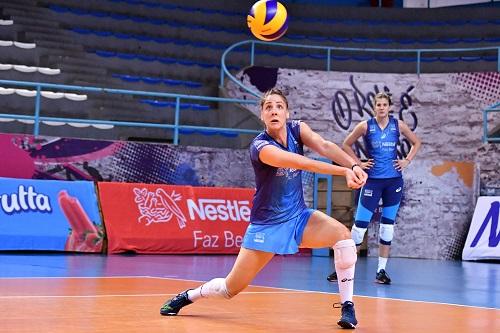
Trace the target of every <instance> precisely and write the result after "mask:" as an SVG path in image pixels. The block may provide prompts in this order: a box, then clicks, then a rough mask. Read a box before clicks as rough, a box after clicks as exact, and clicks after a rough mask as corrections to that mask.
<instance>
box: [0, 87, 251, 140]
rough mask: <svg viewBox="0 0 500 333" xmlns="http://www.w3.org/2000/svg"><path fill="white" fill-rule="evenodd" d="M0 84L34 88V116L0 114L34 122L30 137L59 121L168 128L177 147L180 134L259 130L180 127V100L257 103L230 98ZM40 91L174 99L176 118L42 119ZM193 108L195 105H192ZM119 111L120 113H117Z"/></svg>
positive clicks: (0, 115) (2, 116) (247, 132)
mask: <svg viewBox="0 0 500 333" xmlns="http://www.w3.org/2000/svg"><path fill="white" fill-rule="evenodd" d="M0 84H1V85H7V86H21V87H31V88H35V89H36V96H35V107H34V113H33V115H22V114H12V113H9V114H5V113H0V118H2V119H13V120H25V121H26V120H28V121H33V122H34V123H33V135H40V123H41V122H62V123H77V124H78V123H80V124H90V125H112V126H129V127H134V126H135V127H146V128H163V129H171V130H173V131H174V136H173V144H175V145H177V144H179V134H180V133H190V132H199V133H213V134H221V135H224V136H227V137H230V135H227V134H231V133H236V134H256V133H259V132H260V131H259V130H254V129H242V128H221V127H207V126H193V125H182V124H180V115H181V107H182V105H183V103H182V101H185V100H188V101H207V102H217V103H239V104H257V100H241V99H233V98H221V97H207V96H197V95H184V94H171V93H160V92H149V91H137V90H124V89H111V88H99V87H84V86H73V85H62V84H51V83H41V82H26V81H10V80H0ZM42 89H55V90H58V91H59V90H63V91H79V92H93V93H108V94H120V95H132V96H143V97H144V96H146V97H160V98H171V99H172V98H173V99H175V102H174V103H175V105H174V104H172V105H171V106H172V107H174V106H175V115H174V123H173V124H161V123H152V122H137V121H111V120H99V119H78V118H67V117H53V116H43V115H42V110H41V105H40V104H41V97H42ZM193 105H194V104H193ZM117 112H119V110H117Z"/></svg>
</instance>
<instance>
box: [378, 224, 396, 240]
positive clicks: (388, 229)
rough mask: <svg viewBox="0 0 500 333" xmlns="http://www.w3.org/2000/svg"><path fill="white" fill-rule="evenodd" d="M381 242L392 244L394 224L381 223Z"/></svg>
mask: <svg viewBox="0 0 500 333" xmlns="http://www.w3.org/2000/svg"><path fill="white" fill-rule="evenodd" d="M379 236H380V244H383V245H391V241H392V238H393V237H394V224H384V223H381V224H380V229H379Z"/></svg>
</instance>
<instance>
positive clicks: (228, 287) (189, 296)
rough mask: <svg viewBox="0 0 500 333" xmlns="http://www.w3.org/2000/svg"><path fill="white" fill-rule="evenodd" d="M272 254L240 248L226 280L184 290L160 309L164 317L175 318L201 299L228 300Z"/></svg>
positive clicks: (240, 289) (221, 279) (252, 276)
mask: <svg viewBox="0 0 500 333" xmlns="http://www.w3.org/2000/svg"><path fill="white" fill-rule="evenodd" d="M273 256H274V254H273V253H269V252H263V251H257V250H250V249H245V248H243V247H242V248H241V249H240V252H239V254H238V257H237V258H236V262H235V263H234V265H233V268H232V270H231V272H230V273H229V274H228V276H227V277H226V278H215V279H212V280H210V281H208V282H206V283H204V284H202V285H201V286H199V287H198V288H195V289H189V290H186V291H184V292H182V293H180V294H178V295H176V296H175V297H173V298H171V299H170V300H168V301H167V302H165V304H163V306H162V307H161V309H160V313H161V314H162V315H166V316H175V315H177V313H179V311H180V309H181V308H183V307H184V306H186V305H189V304H191V303H193V302H196V301H197V300H199V299H202V298H225V299H230V298H232V297H234V296H236V295H237V294H238V293H239V292H241V291H242V290H243V289H245V288H246V287H247V286H248V285H249V284H250V282H251V281H252V280H253V278H254V277H255V276H256V275H257V273H258V272H259V271H260V270H261V269H262V268H263V267H264V266H265V265H266V264H267V263H268V262H269V261H270V260H271V259H272V257H273Z"/></svg>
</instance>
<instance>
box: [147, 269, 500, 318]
mask: <svg viewBox="0 0 500 333" xmlns="http://www.w3.org/2000/svg"><path fill="white" fill-rule="evenodd" d="M149 277H150V278H154V279H164V280H176V281H194V282H204V281H197V280H190V279H178V278H169V277H159V276H149ZM250 287H259V288H273V289H281V290H290V291H301V292H305V293H318V294H326V295H338V294H339V293H333V292H327V291H316V290H302V289H288V288H281V287H268V286H257V285H253V284H251V285H250ZM354 297H363V298H373V299H384V300H391V301H404V302H413V303H426V304H438V305H453V306H460V307H467V308H476V309H488V310H500V309H498V308H494V307H485V306H476V305H465V304H457V303H446V302H433V301H417V300H412V299H404V298H392V297H380V296H366V295H357V294H355V295H354Z"/></svg>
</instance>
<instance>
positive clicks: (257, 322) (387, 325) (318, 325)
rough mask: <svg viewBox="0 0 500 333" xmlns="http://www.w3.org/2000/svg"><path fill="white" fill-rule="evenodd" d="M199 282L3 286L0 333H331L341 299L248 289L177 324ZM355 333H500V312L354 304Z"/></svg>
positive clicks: (374, 301) (43, 281)
mask: <svg viewBox="0 0 500 333" xmlns="http://www.w3.org/2000/svg"><path fill="white" fill-rule="evenodd" d="M198 285H199V282H196V281H189V280H181V279H170V278H160V277H50V278H29V277H26V278H8V277H6V278H2V279H0V332H9V333H11V332H30V333H32V332H52V333H59V332H60V333H63V332H64V333H79V332H82V333H83V332H84V333H89V332H105V333H113V332H117V333H118V332H119V333H124V332H179V333H183V332H186V333H188V332H189V333H191V332H193V333H195V332H220V333H222V332H228V333H237V332H242V333H244V332H252V333H255V332H314V333H319V332H332V331H341V329H340V328H338V326H337V324H336V321H337V319H338V318H339V315H340V311H339V309H333V308H332V303H333V302H334V301H338V295H337V294H332V293H326V292H311V291H299V290H289V289H280V288H271V287H255V286H252V287H249V288H248V289H246V290H245V292H243V293H241V294H240V295H238V296H236V297H235V298H234V299H232V300H231V301H225V300H202V301H199V302H197V303H195V304H192V305H190V306H188V307H186V308H184V309H183V310H182V311H181V313H180V314H179V315H178V316H177V317H163V316H160V314H159V308H160V306H161V304H162V303H163V301H164V300H165V299H167V298H170V297H171V296H172V295H174V294H176V293H178V292H179V291H181V290H184V289H186V288H190V287H195V286H198ZM354 302H355V304H356V310H357V317H358V320H359V325H358V328H357V329H356V331H357V332H384V333H389V332H398V333H399V332H405V333H413V332H415V333H416V332H418V333H421V332H453V333H461V332H481V333H489V332H491V333H493V332H495V333H498V332H500V310H499V309H488V308H481V307H471V306H461V305H449V304H437V303H429V302H417V301H405V300H395V299H384V298H377V297H366V296H356V297H355V299H354Z"/></svg>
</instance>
